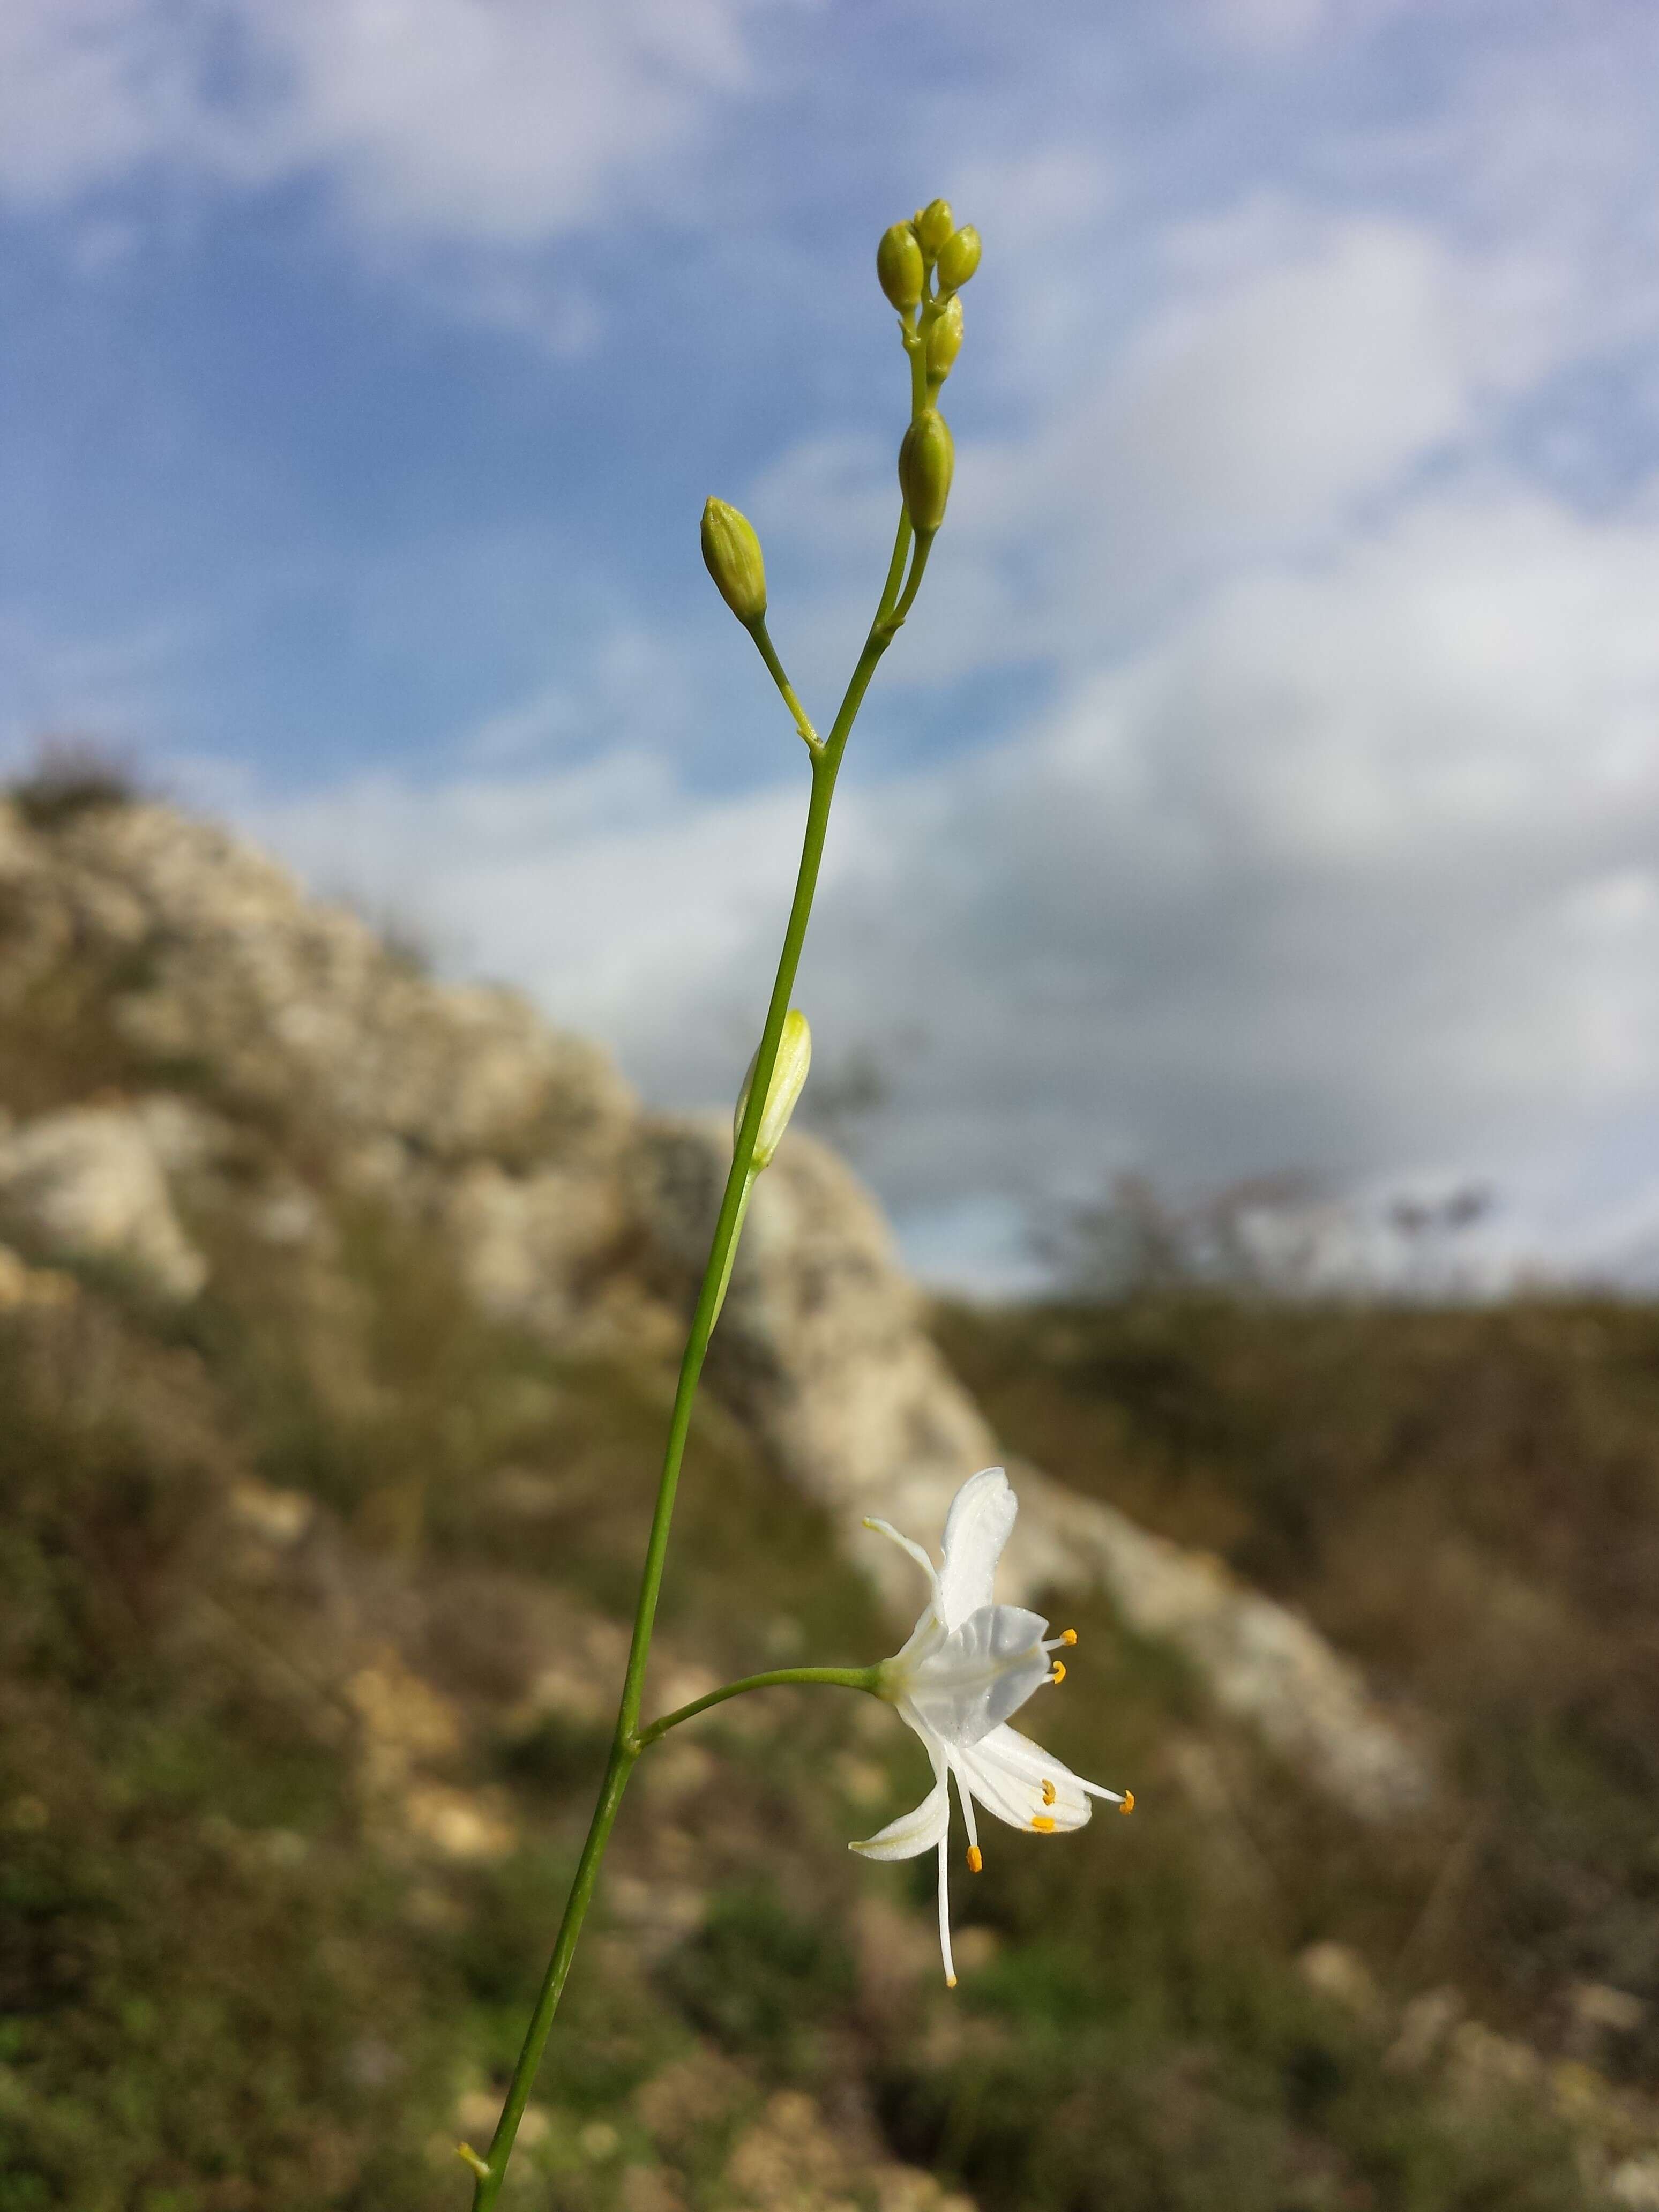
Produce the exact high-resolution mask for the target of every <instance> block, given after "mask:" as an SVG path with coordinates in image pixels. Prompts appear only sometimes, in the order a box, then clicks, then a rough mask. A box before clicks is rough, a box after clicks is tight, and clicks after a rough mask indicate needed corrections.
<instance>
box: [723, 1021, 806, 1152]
mask: <svg viewBox="0 0 1659 2212" xmlns="http://www.w3.org/2000/svg"><path fill="white" fill-rule="evenodd" d="M759 1058H760V1054H759V1053H758V1052H757V1053H756V1054H755V1060H758V1059H759ZM755 1060H750V1063H749V1073H748V1074H747V1075H745V1076H744V1079H743V1089H742V1090H741V1091H739V1092H738V1110H737V1112H736V1113H735V1114H734V1115H732V1143H733V1144H734V1145H735V1144H736V1143H737V1141H738V1136H739V1134H740V1133H741V1132H742V1129H743V1117H744V1114H745V1113H746V1112H747V1110H748V1107H749V1093H750V1090H751V1089H752V1088H753V1087H754V1081H755ZM811 1064H812V1032H811V1030H810V1029H809V1028H808V1027H807V1025H806V1017H805V1014H804V1013H802V1012H801V1011H800V1009H799V1006H791V1007H790V1009H789V1011H788V1012H787V1014H786V1015H785V1016H784V1018H783V1035H782V1036H781V1038H780V1039H779V1040H778V1056H777V1059H776V1060H775V1061H774V1063H773V1066H772V1082H771V1087H770V1088H769V1090H768V1091H767V1094H766V1106H765V1109H764V1110H763V1113H762V1115H761V1125H760V1130H759V1133H757V1136H756V1139H755V1165H756V1167H757V1168H768V1167H770V1166H771V1164H772V1155H773V1153H774V1152H776V1150H777V1149H778V1146H780V1145H781V1143H782V1142H783V1133H784V1131H785V1130H786V1129H787V1127H789V1116H790V1115H792V1114H793V1112H794V1110H795V1101H796V1100H797V1099H798V1098H799V1097H800V1094H801V1086H802V1085H804V1084H805V1081H806V1071H807V1069H808V1068H809V1067H810V1066H811Z"/></svg>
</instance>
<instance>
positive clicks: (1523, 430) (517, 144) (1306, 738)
mask: <svg viewBox="0 0 1659 2212" xmlns="http://www.w3.org/2000/svg"><path fill="white" fill-rule="evenodd" d="M935 191H944V192H945V193H946V194H947V195H949V197H951V199H952V201H953V202H954V204H955V205H956V207H957V212H958V216H959V217H960V218H962V219H964V220H971V221H973V222H975V223H976V224H977V226H978V228H980V230H981V233H982V234H983V235H984V238H985V240H986V254H985V261H984V264H983V267H982V269H981V274H980V275H979V276H977V277H976V278H975V282H974V283H973V285H972V287H971V288H970V289H969V292H968V294H967V295H965V304H966V307H967V323H968V343H967V344H966V346H965V348H964V350H963V356H962V359H961V361H960V362H959V364H958V367H957V372H956V374H955V375H954V377H953V378H952V380H951V386H950V387H949V392H948V400H949V411H950V413H951V418H952V422H953V423H954V427H955V429H956V434H957V489H956V491H955V493H954V495H953V499H952V504H951V514H950V518H949V521H948V524H947V526H946V530H945V532H944V534H943V535H942V536H941V538H940V539H939V544H938V546H937V547H936V549H935V552H934V556H933V565H932V568H931V569H930V572H929V575H928V578H927V587H926V589H925V591H924V592H923V595H922V598H921V602H920V603H919V605H918V610H917V612H916V614H915V617H913V619H912V621H911V623H910V624H909V625H908V628H907V629H906V631H905V632H904V634H903V635H902V637H901V638H900V640H899V641H898V642H897V644H896V647H895V648H894V650H893V651H892V653H890V655H889V657H888V659H887V662H886V664H885V665H884V668H883V670H882V671H881V674H880V677H879V678H878V685H877V688H876V690H875V692H874V694H873V695H872V700H871V703H870V705H869V707H868V708H867V709H866V714H865V716H864V719H863V720H862V722H861V723H860V728H859V732H858V734H857V737H856V738H855V740H854V750H853V753H852V754H851V756H850V757H849V765H848V773H847V776H846V779H845V780H844V782H843V791H842V799H841V800H840V802H839V805H838V811H837V817H836V824H835V827H834V829H833V831H832V842H831V848H830V853H829V862H828V866H827V869H826V877H825V888H824V891H823V896H822V898H821V900H820V906H819V912H818V916H817V922H816V925H815V936H814V940H813V943H812V945H811V949H810V951H809V954H808V959H807V963H806V966H805V970H804V974H803V987H802V994H801V995H802V998H803V1002H804V1003H805V1006H807V1009H808V1011H809V1012H810V1013H811V1016H812V1018H813V1022H814V1028H815V1033H816V1036H817V1042H818V1053H819V1061H818V1066H819V1073H820V1080H821V1083H822V1085H823V1094H824V1096H825V1097H829V1098H831V1099H833V1097H835V1095H836V1093H838V1092H839V1093H842V1094H847V1095H850V1094H851V1093H852V1092H854V1091H856V1087H857V1086H856V1083H855V1082H854V1080H853V1079H854V1077H855V1076H856V1074H857V1072H858V1071H859V1070H860V1068H861V1067H863V1066H866V1065H870V1064H873V1065H874V1066H877V1067H878V1069H879V1070H880V1072H881V1077H882V1088H883V1091H884V1101H883V1103H882V1104H881V1105H880V1106H879V1108H878V1109H876V1110H874V1111H872V1112H870V1113H868V1114H866V1115H863V1116H861V1117H859V1118H857V1119H852V1120H849V1121H847V1122H846V1124H845V1126H846V1127H847V1129H848V1133H849V1136H850V1138H851V1139H852V1140H853V1141H854V1144H855V1146H856V1149H857V1153H858V1157H859V1158H860V1164H861V1165H862V1166H863V1167H864V1168H865V1170H866V1172H867V1173H868V1174H869V1175H870V1176H872V1179H873V1180H874V1181H875V1182H876V1183H877V1185H878V1188H880V1189H881V1191H882V1193H883V1194H884V1197H885V1199H886V1200H887V1201H888V1203H889V1205H890V1207H891V1209H892V1211H893V1213H894V1215H895V1218H896V1221H897V1223H898V1225H899V1227H900V1230H901V1232H902V1236H903V1237H904V1240H905V1243H906V1245H907V1248H908V1250H909V1251H910V1253H911V1254H912V1255H913V1257H914V1258H915V1260H916V1261H917V1263H918V1264H919V1265H921V1267H923V1268H924V1269H926V1270H927V1271H928V1272H929V1273H932V1274H933V1275H935V1276H936V1277H939V1278H940V1279H955V1280H961V1281H969V1282H975V1283H978V1284H981V1285H995V1284H999V1283H1005V1284H1006V1283H1012V1282H1016V1281H1018V1280H1019V1279H1022V1273H1023V1271H1024V1270H1025V1268H1026V1267H1027V1262H1026V1261H1025V1260H1024V1256H1023V1245H1022V1238H1023V1236H1024V1224H1025V1222H1026V1220H1027V1218H1029V1215H1030V1210H1031V1208H1032V1207H1033V1206H1036V1207H1037V1208H1039V1209H1041V1208H1042V1206H1045V1205H1053V1204H1055V1203H1057V1202H1061V1201H1064V1200H1066V1199H1068V1198H1072V1197H1077V1196H1081V1195H1083V1194H1086V1193H1087V1192H1089V1191H1091V1189H1096V1188H1099V1187H1100V1186H1101V1184H1102V1182H1103V1180H1104V1179H1105V1178H1107V1177H1109V1176H1111V1175H1112V1174H1114V1173H1115V1172H1118V1171H1121V1170H1125V1169H1134V1170H1139V1171H1143V1172H1146V1173H1149V1174H1151V1175H1152V1176H1155V1177H1156V1178H1158V1180H1159V1181H1160V1182H1162V1183H1163V1184H1164V1185H1165V1186H1166V1187H1168V1188H1170V1189H1172V1190H1176V1191H1186V1192H1197V1191H1202V1190H1206V1189H1212V1188H1216V1187H1217V1186H1218V1185H1221V1184H1224V1183H1225V1182H1230V1181H1231V1180H1232V1179H1234V1178H1237V1177H1241V1176H1251V1175H1256V1174H1266V1173H1273V1172H1277V1171H1281V1170H1297V1171H1301V1172H1304V1173H1306V1174H1309V1175H1311V1176H1317V1177H1320V1178H1322V1179H1323V1180H1324V1182H1326V1184H1327V1185H1328V1187H1329V1188H1333V1189H1352V1190H1355V1191H1358V1192H1359V1193H1362V1194H1364V1195H1365V1196H1366V1197H1367V1199H1368V1200H1372V1201H1381V1200H1383V1199H1386V1198H1387V1197H1388V1196H1389V1195H1390V1194H1396V1193H1400V1192H1406V1191H1410V1192H1416V1193H1419V1194H1434V1193H1436V1192H1437V1191H1441V1190H1443V1189H1446V1188H1451V1187H1453V1186H1455V1185H1456V1184H1458V1183H1460V1182H1468V1181H1470V1180H1472V1179H1473V1180H1479V1181H1480V1182H1483V1183H1485V1184H1486V1185H1489V1186H1490V1187H1491V1188H1493V1189H1494V1190H1495V1191H1496V1192H1497V1193H1498V1199H1499V1204H1498V1207H1497V1209H1496V1211H1495V1212H1494V1213H1493V1214H1492V1217H1491V1219H1490V1221H1489V1222H1488V1223H1487V1224H1486V1225H1484V1226H1483V1227H1482V1229H1481V1230H1480V1231H1479V1232H1478V1235H1479V1237H1480V1239H1481V1240H1482V1243H1481V1249H1482V1250H1483V1251H1484V1252H1485V1254H1486V1256H1487V1260H1488V1261H1489V1262H1490V1264H1492V1265H1494V1266H1498V1265H1505V1264H1507V1265H1540V1266H1546V1267H1584V1266H1596V1267H1632V1266H1644V1265H1648V1264H1650V1262H1651V1260H1652V1255H1654V1253H1655V1252H1656V1250H1659V1018H1656V1017H1659V12H1656V10H1655V9H1653V8H1652V6H1651V4H1650V0H1574V4H1572V5H1571V6H1563V5H1562V4H1561V0H1115V4H1114V5H1112V6H1110V7H1102V6H1100V5H1099V4H1097V0H1045V4H1044V5H1043V6H1042V7H1041V8H1029V7H1015V6H1013V5H1011V4H1008V0H8V3H7V5H6V6H5V7H4V9H0V286H3V301H0V310H3V327H4V332H5V342H4V346H3V354H0V380H3V387H0V503H3V514H4V523H3V529H0V746H3V751H4V755H5V757H7V758H9V759H17V758H21V757H26V756H27V753H28V751H29V750H30V749H31V748H32V747H33V745H34V744H37V743H38V742H39V740H40V738H42V737H43V736H46V735H47V734H49V733H52V732H80V733H86V734H89V735H91V736H94V737H96V738H100V739H101V740H103V741H104V742H106V744H111V745H113V746H115V747H117V748H118V749H121V750H125V752H126V753H127V754H128V755H129V756H130V757H132V758H133V759H134V760H135V761H136V762H137V763H138V764H139V766H140V768H141V769H142V770H143V773H144V774H145V775H147V776H149V778H150V779H152V780H153V781H156V782H158V783H160V784H161V785H163V786H164V787H167V789H169V790H171V791H172V792H173V793H176V794H178V795H179V796H181V797H184V798H185V799H190V800H191V801H192V802H194V803H197V804H199V805H204V806H210V807H214V808H216V809H219V810H221V811H226V812H228V813H229V814H231V815H232V816H234V817H235V818H236V819H237V820H238V821H239V822H240V823H243V824H244V825H245V826H246V828H247V829H249V830H250V831H252V832H253V833H255V834H257V835H258V836H261V837H263V838H265V839H266V840H268V841H270V842H272V843H274V844H275V845H276V847H277V848H278V849H280V850H281V851H282V852H283V853H284V854H286V855H287V856H288V857H289V859H290V860H292V861H293V862H294V863H295V865H296V866H298V867H299V868H300V869H301V871H302V872H303V873H304V874H305V875H306V876H307V878H308V879H309V880H310V881H311V882H313V884H316V885H318V886H319V888H322V889H324V890H329V891H331V892H338V893H343V894H349V895H350V896H353V897H355V898H356V900H357V901H358V902H360V903H362V905H363V906H365V907H366V908H368V909H370V910H372V911H373V912H374V913H376V914H380V915H386V916H388V917H391V918H393V919H396V920H397V921H399V922H400V923H401V924H402V925H404V926H405V927H415V928H416V929H417V930H418V931H419V932H420V933H422V935H423V936H424V937H425V938H426V939H428V942H429V943H430V944H431V945H432V946H433V947H434V948H435V951H436V953H437V955H438V957H440V959H441V962H442V963H443V964H444V965H445V966H446V967H447V968H448V969H452V970H453V971H455V972H459V973H468V974H483V975H491V976H496V977H501V978H506V979H508V980H511V981H516V982H518V983H520V984H522V985H524V986H525V987H527V988H528V989H529V990H531V991H532V993H533V994H535V995H536V996H537V997H538V999H539V1000H540V1001H541V1002H542V1003H543V1005H544V1006H545V1007H546V1008H547V1010H548V1011H549V1012H550V1014H552V1015H553V1016H554V1017H555V1018H556V1019H558V1020H561V1021H562V1022H565V1023H567V1024H572V1025H574V1026H578V1027H580V1028H582V1029H584V1030H589V1031H591V1032H593V1033H596V1034H599V1035H602V1036H605V1037H606V1038H608V1039H609V1040H610V1041H611V1042H612V1043H613V1045H614V1047H615V1048H616V1050H617V1053H618V1054H619V1056H620V1058H621V1060H622V1061H623V1065H624V1066H626V1067H627V1069H628V1070H629V1073H631V1075H632V1076H633V1077H634V1078H635V1080H636V1081H637V1082H638V1083H639V1084H640V1085H641V1086H642V1088H643V1089H644V1090H645V1091H647V1093H648V1094H649V1095H650V1096H651V1097H653V1098H655V1099H658V1100H660V1101H662V1102H664V1103H671V1104H679V1103H693V1102H701V1101H703V1100H707V1099H710V1098H720V1097H726V1096H729V1095H730V1094H731V1092H732V1089H733V1088H734V1085H735V1082H736V1079H737V1077H738V1074H739V1073H740V1071H741V1068H742V1066H743V1063H744V1060H746V1058H747V1056H748V1053H749V1049H750V1044H751V1042H752V1036H753V1031H754V1029H755V1027H756V1024H757V1019H758V1013H759V1010H760V1008H761V1006H762V1005H763V1001H764V996H765V990H766V985H767V981H768V978H769V969H770V964H771V960H772V957H773V951H774V947H775V942H776V939H777V935H778V933H779V931H780V928H781V919H782V913H783V908H784V903H785V901H786V898H787V887H788V884H789V880H790V878H791V875H792V872H793V862H794V848H795V841H796V838H797V836H798V829H799V818H800V813H801V809H802V805H803V802H804V781H805V778H804V763H803V761H802V759H801V758H800V757H799V746H798V744H797V743H796V741H795V740H794V739H793V737H792V736H791V735H790V732H789V729H788V725H787V721H786V720H785V719H784V718H783V716H782V714H781V711H780V709H779V708H778V705H777V702H776V701H775V697H774V696H773V695H772V693H771V691H770V690H769V685H768V684H767V682H766V679H765V677H764V673H763V671H762V670H761V668H760V665H759V663H758V661H757V659H756V658H755V656H754V654H753V653H752V651H751V649H750V646H749V644H748V641H747V640H746V639H745V638H744V636H743V635H742V634H741V632H740V631H739V630H738V629H737V626H736V625H735V624H734V623H732V621H731V619H730V618H729V617H728V616H727V615H726V612H725V610H724V608H723V607H722V606H721V605H720V602H719V601H718V599H716V598H715V596H714V592H713V591H712V589H711V588H710V586H709V585H708V580H707V579H706V577H705V576H704V574H703V572H702V566H701V563H700V562H699V559H698V556H697V546H696V526H697V517H698V513H699V510H700V508H701V506H702V500H703V497H704V495H705V494H707V493H708V492H710V491H717V492H719V493H720V494H721V495H724V496H726V497H727V498H730V499H732V500H734V501H737V502H738V504H740V505H741V506H743V507H744V508H745V509H746V511H747V512H749V513H750V514H751V515H752V516H753V518H754V519H755V520H756V522H757V525H758V526H759V527H760V529H761V532H762V534H763V539H764V542H765V544H766V548H767V555H768V565H769V577H770V580H771V587H772V608H773V617H772V628H773V632H774V635H775V638H776V640H777V641H778V644H779V646H780V647H781V651H782V652H783V653H784V655H785V658H786V659H787V661H788V662H789V664H790V665H791V669H792V671H793V673H794V674H795V677H796V680H797V682H798V683H799V684H800V686H801V688H802V689H803V690H805V692H806V693H807V694H808V697H809V702H810V704H811V706H812V707H813V708H814V709H815V710H816V711H817V712H818V713H819V714H821V715H825V714H827V713H828V711H829V707H830V706H831V704H832V703H833V698H834V696H835V695H836V692H837V691H838V690H839V687H840V684H841V681H842V678H844V676H845V673H846V671H847V669H848V665H850V662H851V659H852V658H853V656H854V653H855V652H856V649H857V646H858V643H859V641H860V637H861V635H862V631H863V629H864V627H865V624H866V622H867V620H868V615H869V611H870V608H871V605H872V601H873V599H874V596H875V593H876V591H877V589H878V584H879V580H880V576H881V573H882V570H883V568H884V562H885V556H886V552H887V549H888V546H889V544H890V534H891V529H892V522H893V515H894V511H895V489H894V483H893V474H892V465H893V455H894V452H895V448H896V439H897V435H898V432H899V430H900V428H902V422H903V420H904V416H905V409H906V396H905V380H904V371H903V362H902V356H901V355H900V353H899V350H898V348H897V345H896V339H895V334H894V330H893V323H892V318H891V316H890V313H889V312H888V310H887V309H886V307H885V305H884V301H882V299H881V297H880V295H879V294H878V291H877V289H876V286H875V283H874V277H873V270H872V255H873V248H874V245H875V240H876V239H877V237H878V234H879V233H880V231H881V229H882V228H883V227H884V225H885V224H886V223H888V222H890V221H892V220H893V219H894V218H895V217H896V216H899V215H902V214H903V213H906V212H908V210H910V209H911V208H913V207H914V206H915V204H917V203H918V201H919V200H921V199H922V198H925V197H929V196H930V195H932V194H933V192H935Z"/></svg>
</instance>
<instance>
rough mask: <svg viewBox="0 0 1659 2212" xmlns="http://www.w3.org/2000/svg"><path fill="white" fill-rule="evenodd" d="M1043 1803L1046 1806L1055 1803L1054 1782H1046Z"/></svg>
mask: <svg viewBox="0 0 1659 2212" xmlns="http://www.w3.org/2000/svg"><path fill="white" fill-rule="evenodd" d="M1042 1802H1043V1803H1044V1804H1045V1805H1052V1804H1053V1803H1054V1784H1053V1783H1052V1782H1045V1783H1044V1784H1043V1785H1042Z"/></svg>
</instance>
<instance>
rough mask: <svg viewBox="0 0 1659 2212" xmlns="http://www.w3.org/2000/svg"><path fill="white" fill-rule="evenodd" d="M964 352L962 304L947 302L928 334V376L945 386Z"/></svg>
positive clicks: (952, 300)
mask: <svg viewBox="0 0 1659 2212" xmlns="http://www.w3.org/2000/svg"><path fill="white" fill-rule="evenodd" d="M961 351H962V302H961V301H960V300H957V299H951V300H947V301H945V306H944V307H943V308H942V309H941V311H940V313H939V316H938V318H937V319H936V320H935V321H934V324H933V328H932V330H930V331H928V333H927V374H928V375H929V376H930V377H931V378H932V379H933V382H934V383H935V384H943V383H944V381H945V378H946V377H947V376H949V374H951V366H952V364H953V363H954V362H955V361H956V357H957V355H958V354H959V353H960V352H961Z"/></svg>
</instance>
